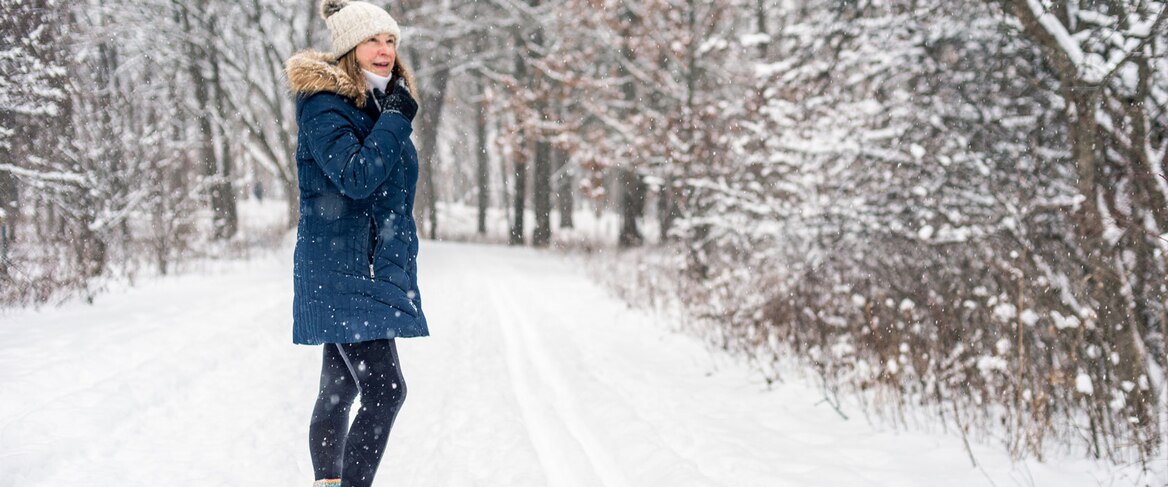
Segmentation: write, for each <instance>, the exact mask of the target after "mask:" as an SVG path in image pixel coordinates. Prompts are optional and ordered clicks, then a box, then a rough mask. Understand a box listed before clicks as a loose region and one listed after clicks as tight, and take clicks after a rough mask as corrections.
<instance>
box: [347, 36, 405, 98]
mask: <svg viewBox="0 0 1168 487" xmlns="http://www.w3.org/2000/svg"><path fill="white" fill-rule="evenodd" d="M337 67H339V68H341V71H343V72H344V73H345V74H346V75H348V76H349V79H351V80H352V81H353V85H354V86H356V87H357V99H356V100H354V101H356V103H357V108H365V102H366V98H367V97H368V92H369V84H368V82H366V81H365V75H364V74H363V73H361V64H360V63H358V62H357V50H356V49H351V50H349V52H346V53H345V55H344V56H341V57H340V59H338V60H337ZM391 73H392V74H391V75H390V77H391V78H394V79H397V78H401V79H402V80H404V81H405V82H406V88H409V89H410V96H413V97H414V99H415V100H417V99H418V86H417V85H416V84H415V83H414V73H413V72H411V71H410V68H409V67H407V66H406V65H405V63H403V62H402V60H401V56H395V57H394V60H393V70H392V71H391Z"/></svg>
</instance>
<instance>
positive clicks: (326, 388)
mask: <svg viewBox="0 0 1168 487" xmlns="http://www.w3.org/2000/svg"><path fill="white" fill-rule="evenodd" d="M356 397H357V383H356V382H355V381H354V380H353V376H352V374H351V373H350V372H349V366H348V365H346V364H345V360H344V359H343V358H342V357H341V352H340V349H339V348H337V346H336V344H332V343H326V344H325V345H324V363H323V365H322V366H321V370H320V394H319V395H317V397H316V407H315V408H313V410H312V422H311V423H310V424H309V426H308V443H309V445H308V447H309V452H310V453H311V455H312V468H313V470H315V474H316V479H317V480H323V479H339V478H341V459H342V454H343V453H344V449H345V434H346V433H347V432H348V430H349V407H350V406H352V405H353V399H354V398H356Z"/></svg>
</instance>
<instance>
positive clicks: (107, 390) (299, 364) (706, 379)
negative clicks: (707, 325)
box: [0, 241, 1125, 487]
mask: <svg viewBox="0 0 1168 487" xmlns="http://www.w3.org/2000/svg"><path fill="white" fill-rule="evenodd" d="M419 267H420V269H421V276H420V281H421V282H420V285H421V289H422V293H423V296H422V297H423V301H424V303H425V304H424V305H425V308H426V311H427V315H428V317H429V318H430V327H431V330H432V332H433V336H432V337H429V338H422V339H410V340H402V343H400V344H399V349H400V352H401V354H402V359H401V361H402V367H403V370H404V373H405V376H406V381H407V384H408V387H409V394H408V398H407V400H406V405H405V407H404V409H403V411H402V412H401V414H400V416H399V417H398V421H397V425H396V426H395V429H394V432H393V435H392V436H391V438H390V447H389V450H388V451H387V453H386V456H385V460H384V461H383V463H382V468H381V471H380V473H379V475H378V479H377V483H376V484H377V485H382V486H391V485H400V486H414V487H460V486H475V487H491V486H499V487H525V486H531V487H545V486H547V487H576V486H579V487H654V486H661V487H688V486H693V487H712V486H724V487H751V486H760V487H762V486H766V487H779V486H843V485H847V486H918V485H919V486H937V485H945V486H984V485H997V486H1007V485H1039V486H1046V485H1057V486H1067V487H1070V486H1080V485H1082V486H1087V485H1091V486H1094V485H1100V484H1101V483H1102V484H1105V485H1125V484H1123V483H1122V482H1115V478H1116V477H1115V474H1113V473H1109V472H1107V471H1106V470H1105V469H1103V468H1102V467H1100V466H1097V465H1094V464H1091V463H1089V462H1086V461H1080V460H1061V461H1058V462H1056V463H1053V464H1040V463H1034V462H1029V463H1027V464H1017V465H1012V464H1011V463H1010V462H1009V460H1008V458H1007V456H1006V455H1005V453H1004V452H1002V451H1000V450H999V449H997V448H993V447H989V446H978V445H975V446H974V453H975V455H976V456H977V458H978V460H979V461H980V462H981V465H982V469H975V468H972V467H971V466H970V463H969V459H968V455H967V453H966V452H965V450H964V448H963V447H962V445H961V440H960V438H957V437H954V436H946V435H938V434H924V433H906V432H895V431H883V430H880V429H878V428H875V427H873V426H871V425H870V424H868V423H866V422H864V421H862V420H856V419H853V420H851V421H844V420H843V419H841V418H840V417H839V416H838V415H837V414H836V413H835V412H834V411H832V410H831V409H830V408H828V407H827V406H824V405H818V406H817V405H816V403H817V402H818V401H819V398H820V397H821V396H820V395H819V394H818V392H817V391H816V389H815V388H814V387H813V386H812V385H810V384H804V383H800V382H798V381H790V382H788V383H784V384H782V385H780V386H778V387H777V388H776V389H775V390H772V391H767V390H766V388H765V387H764V386H763V385H762V384H760V383H759V382H758V381H757V380H756V377H755V376H754V375H752V374H751V373H750V371H749V370H748V369H747V368H746V367H745V366H742V365H738V364H736V363H735V362H734V361H732V360H729V359H728V358H726V357H724V356H720V355H718V354H712V353H711V352H709V351H707V350H706V349H705V348H704V346H703V345H702V344H701V343H700V342H699V341H698V340H695V339H693V338H690V337H688V336H683V335H677V334H674V333H671V332H669V331H668V330H669V329H670V327H669V326H668V324H665V323H660V322H659V321H657V319H655V318H652V317H650V316H647V315H645V314H643V313H640V312H637V311H634V310H630V309H628V308H627V307H626V306H625V305H624V304H623V303H621V302H620V301H619V300H617V299H615V298H613V297H611V296H609V295H608V294H607V293H606V292H605V291H604V290H603V289H601V288H600V287H599V286H598V285H596V284H594V283H592V282H590V281H589V280H588V279H587V278H585V277H584V274H583V273H582V272H579V271H578V270H577V269H574V268H573V267H572V264H571V261H570V260H568V259H564V258H561V257H558V256H556V255H555V254H550V253H546V252H539V251H534V250H531V249H514V248H505V247H492V246H484V245H467V244H453V243H442V242H432V241H426V242H424V245H423V248H422V255H421V258H420V263H419ZM291 292H292V291H291V248H290V247H288V246H285V247H283V248H282V249H281V250H280V252H278V253H275V254H273V255H269V256H264V257H260V258H256V259H253V260H251V261H248V262H239V263H235V264H232V265H230V266H226V268H224V269H208V270H205V271H204V272H202V273H200V274H198V275H185V276H179V277H170V278H161V279H156V280H153V281H150V282H148V283H143V284H140V285H139V286H138V287H137V288H133V289H130V290H128V291H125V292H119V293H116V294H110V295H103V296H99V297H98V299H97V301H96V302H95V304H94V305H92V306H89V305H84V304H71V305H66V306H64V307H62V308H57V309H46V310H41V311H29V310H22V311H9V312H6V313H5V314H3V315H0V384H2V386H0V486H20V487H24V486H52V487H62V486H90V485H134V486H138V485H141V486H155V485H175V486H199V487H206V486H238V485H249V486H295V485H303V486H308V485H310V484H311V481H312V469H311V465H310V462H309V459H308V448H307V445H306V443H307V440H306V438H307V430H308V419H309V415H310V411H311V408H312V404H313V400H314V395H315V388H316V384H317V379H318V374H319V369H318V367H319V360H320V348H319V347H303V346H294V345H292V344H291V324H290V319H291ZM991 480H992V483H991Z"/></svg>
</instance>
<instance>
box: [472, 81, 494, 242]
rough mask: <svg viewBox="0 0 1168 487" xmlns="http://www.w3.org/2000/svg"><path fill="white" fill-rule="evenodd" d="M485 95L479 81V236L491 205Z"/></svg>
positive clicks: (477, 123) (476, 132)
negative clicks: (483, 97)
mask: <svg viewBox="0 0 1168 487" xmlns="http://www.w3.org/2000/svg"><path fill="white" fill-rule="evenodd" d="M484 94H485V89H484V85H483V80H481V79H480V80H479V96H480V100H479V103H478V104H477V108H478V110H477V113H476V114H475V138H476V143H478V154H477V155H478V166H477V167H476V170H477V171H476V172H477V181H476V183H477V186H478V192H479V194H478V210H479V211H478V213H479V214H478V233H479V235H486V234H487V208H488V207H489V206H490V204H491V198H490V190H491V188H490V182H491V181H490V175H491V172H490V168H489V166H488V165H489V163H490V158H489V157H487V107H486V100H485V99H482V98H481V97H482V96H483V95H484Z"/></svg>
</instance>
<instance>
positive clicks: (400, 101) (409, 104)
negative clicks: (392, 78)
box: [373, 80, 418, 123]
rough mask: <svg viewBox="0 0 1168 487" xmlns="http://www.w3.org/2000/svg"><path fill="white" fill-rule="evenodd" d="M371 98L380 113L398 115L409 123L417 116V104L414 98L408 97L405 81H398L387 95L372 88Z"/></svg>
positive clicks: (408, 91)
mask: <svg viewBox="0 0 1168 487" xmlns="http://www.w3.org/2000/svg"><path fill="white" fill-rule="evenodd" d="M373 97H374V98H376V99H377V105H378V106H380V107H381V113H386V112H396V113H400V114H402V116H404V117H406V120H409V121H410V123H413V122H414V116H415V115H417V114H418V102H416V101H414V97H413V96H412V95H410V89H409V88H406V83H405V81H401V80H399V81H398V83H397V84H396V85H394V86H393V88H392V91H390V92H389V93H386V92H384V91H381V90H379V89H377V88H374V89H373Z"/></svg>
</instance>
